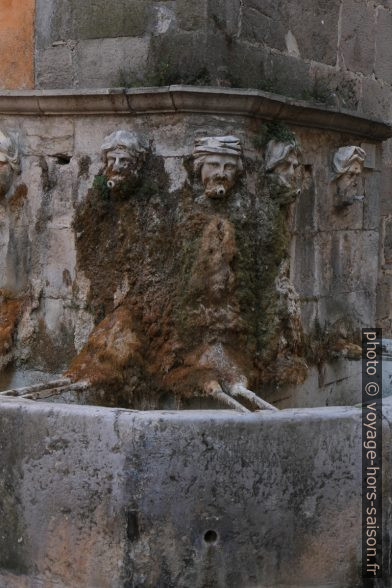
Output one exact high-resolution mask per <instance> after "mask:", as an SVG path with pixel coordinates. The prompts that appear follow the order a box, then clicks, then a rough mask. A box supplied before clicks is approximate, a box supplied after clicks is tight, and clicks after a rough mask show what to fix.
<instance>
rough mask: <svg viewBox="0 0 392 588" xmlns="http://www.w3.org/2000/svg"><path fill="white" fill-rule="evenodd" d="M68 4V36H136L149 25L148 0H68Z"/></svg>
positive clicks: (94, 37)
mask: <svg viewBox="0 0 392 588" xmlns="http://www.w3.org/2000/svg"><path fill="white" fill-rule="evenodd" d="M69 3H70V7H69V8H70V10H71V13H72V30H71V31H70V33H71V35H72V37H71V38H75V39H104V38H107V37H109V38H110V37H137V36H141V35H143V34H145V33H146V32H147V30H148V27H149V18H148V17H149V11H148V7H149V0H116V2H106V1H105V0H87V1H86V2H80V1H79V0H69Z"/></svg>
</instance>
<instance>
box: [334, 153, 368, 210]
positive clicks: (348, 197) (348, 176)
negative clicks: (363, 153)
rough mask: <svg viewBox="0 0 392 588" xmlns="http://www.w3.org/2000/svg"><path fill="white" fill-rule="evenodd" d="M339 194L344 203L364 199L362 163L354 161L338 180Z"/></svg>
mask: <svg viewBox="0 0 392 588" xmlns="http://www.w3.org/2000/svg"><path fill="white" fill-rule="evenodd" d="M336 184H337V194H338V197H339V199H340V200H341V202H342V203H347V204H349V203H352V202H354V201H356V200H363V198H364V196H363V181H362V164H361V162H359V161H354V162H353V163H352V164H351V165H350V167H349V168H348V170H347V171H346V172H345V173H344V174H342V175H341V176H340V177H339V178H338V179H337V180H336Z"/></svg>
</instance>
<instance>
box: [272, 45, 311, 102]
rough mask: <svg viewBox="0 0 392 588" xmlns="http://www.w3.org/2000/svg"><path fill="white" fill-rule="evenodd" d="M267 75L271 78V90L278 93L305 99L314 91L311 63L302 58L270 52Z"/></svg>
mask: <svg viewBox="0 0 392 588" xmlns="http://www.w3.org/2000/svg"><path fill="white" fill-rule="evenodd" d="M265 75H266V77H267V79H268V80H270V83H271V91H272V92H275V93H277V94H282V95H283V96H290V97H292V98H300V99H303V98H304V97H307V96H308V95H309V93H311V92H312V88H313V85H312V81H311V79H310V64H309V63H305V62H304V61H303V60H302V59H297V58H295V57H290V56H286V55H279V54H276V53H270V54H269V56H268V57H267V59H266V67H265Z"/></svg>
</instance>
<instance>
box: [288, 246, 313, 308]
mask: <svg viewBox="0 0 392 588" xmlns="http://www.w3.org/2000/svg"><path fill="white" fill-rule="evenodd" d="M292 250H293V255H292V257H293V259H292V266H293V283H294V287H295V289H296V291H297V293H298V295H299V297H300V299H301V300H305V299H307V300H310V299H315V298H316V297H317V296H318V295H319V280H318V275H317V274H318V270H317V267H316V251H315V240H314V237H313V236H312V235H309V236H305V235H297V236H296V237H295V239H294V244H293V247H292Z"/></svg>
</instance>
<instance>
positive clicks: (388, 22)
mask: <svg viewBox="0 0 392 588" xmlns="http://www.w3.org/2000/svg"><path fill="white" fill-rule="evenodd" d="M391 39H392V13H391V11H390V10H385V9H383V8H379V9H378V10H377V26H376V62H375V69H374V73H375V75H376V77H377V78H379V79H382V80H384V81H386V82H387V83H388V84H391V83H392V54H391Z"/></svg>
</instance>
